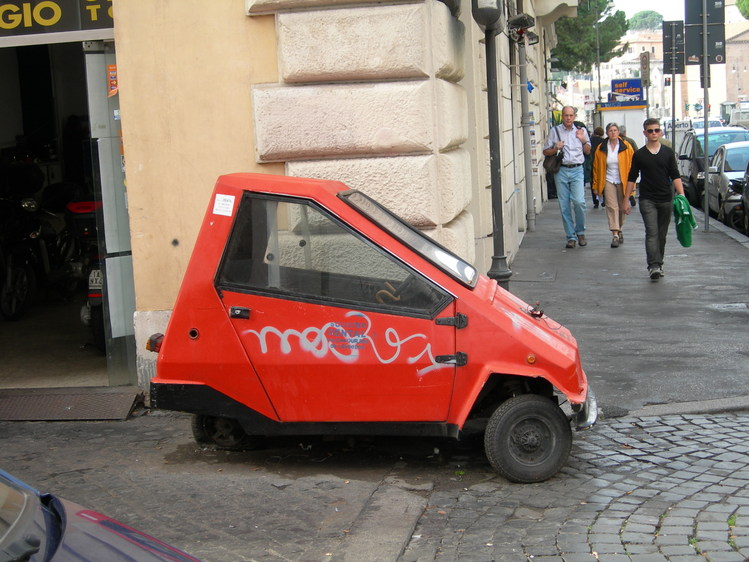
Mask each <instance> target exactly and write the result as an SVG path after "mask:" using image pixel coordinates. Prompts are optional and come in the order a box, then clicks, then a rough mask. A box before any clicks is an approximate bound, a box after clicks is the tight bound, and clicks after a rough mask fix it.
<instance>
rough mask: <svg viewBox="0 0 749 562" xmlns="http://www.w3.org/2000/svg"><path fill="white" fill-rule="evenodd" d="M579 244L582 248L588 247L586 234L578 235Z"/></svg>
mask: <svg viewBox="0 0 749 562" xmlns="http://www.w3.org/2000/svg"><path fill="white" fill-rule="evenodd" d="M573 242H574V240H573ZM577 243H578V244H580V245H581V246H587V245H588V241H587V240H586V239H585V234H578V235H577Z"/></svg>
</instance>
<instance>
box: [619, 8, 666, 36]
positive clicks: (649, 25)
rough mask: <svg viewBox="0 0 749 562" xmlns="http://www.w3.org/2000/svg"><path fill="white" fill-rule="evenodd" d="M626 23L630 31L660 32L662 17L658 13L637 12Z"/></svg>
mask: <svg viewBox="0 0 749 562" xmlns="http://www.w3.org/2000/svg"><path fill="white" fill-rule="evenodd" d="M627 23H629V28H630V29H636V30H640V29H646V30H652V31H660V30H661V28H662V27H663V16H662V15H661V14H659V13H658V12H654V11H652V10H645V11H644V12H637V13H636V14H635V15H634V16H632V17H631V18H630V19H629V21H628V22H627Z"/></svg>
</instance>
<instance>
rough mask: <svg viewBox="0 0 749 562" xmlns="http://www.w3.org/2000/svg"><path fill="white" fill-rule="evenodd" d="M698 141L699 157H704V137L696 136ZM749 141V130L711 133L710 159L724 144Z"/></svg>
mask: <svg viewBox="0 0 749 562" xmlns="http://www.w3.org/2000/svg"><path fill="white" fill-rule="evenodd" d="M695 137H696V139H697V156H704V152H703V150H702V139H703V135H702V134H701V133H700V134H697V135H695ZM746 140H749V130H746V131H731V132H718V131H716V132H714V133H713V132H709V133H708V134H707V143H708V144H707V146H708V150H709V151H710V158H712V157H713V154H715V151H716V150H718V148H719V147H720V146H721V145H723V144H728V143H729V142H738V141H746Z"/></svg>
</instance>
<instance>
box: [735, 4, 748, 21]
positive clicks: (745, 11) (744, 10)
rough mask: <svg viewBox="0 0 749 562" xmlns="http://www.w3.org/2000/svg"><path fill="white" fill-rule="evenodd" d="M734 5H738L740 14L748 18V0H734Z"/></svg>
mask: <svg viewBox="0 0 749 562" xmlns="http://www.w3.org/2000/svg"><path fill="white" fill-rule="evenodd" d="M736 6H738V8H739V12H741V15H742V16H744V18H745V19H748V20H749V0H736Z"/></svg>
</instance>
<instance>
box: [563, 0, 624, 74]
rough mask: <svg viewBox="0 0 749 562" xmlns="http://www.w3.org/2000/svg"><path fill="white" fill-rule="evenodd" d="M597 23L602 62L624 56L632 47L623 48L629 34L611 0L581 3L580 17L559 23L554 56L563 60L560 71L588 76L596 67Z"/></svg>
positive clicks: (583, 0)
mask: <svg viewBox="0 0 749 562" xmlns="http://www.w3.org/2000/svg"><path fill="white" fill-rule="evenodd" d="M596 21H598V47H599V53H600V60H601V62H608V61H610V60H611V59H612V58H614V57H618V56H620V55H622V54H624V53H625V52H626V50H627V47H628V46H629V44H628V43H627V44H624V45H621V46H620V45H619V41H620V39H621V38H622V36H623V35H624V34H625V33H626V32H627V29H628V27H627V18H626V16H625V14H624V12H623V11H621V10H616V11H614V9H613V8H612V7H609V2H608V0H580V3H579V5H578V6H577V17H574V18H569V17H563V18H560V19H559V20H557V22H556V23H555V27H556V31H557V41H558V42H557V46H556V47H555V48H554V49H552V51H551V56H552V57H556V58H558V59H559V62H558V63H556V64H555V65H554V66H556V67H558V68H559V69H560V70H567V71H574V72H581V73H587V72H590V70H591V69H592V68H593V67H594V66H595V64H596Z"/></svg>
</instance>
